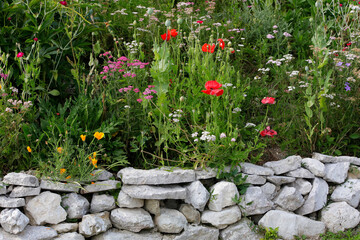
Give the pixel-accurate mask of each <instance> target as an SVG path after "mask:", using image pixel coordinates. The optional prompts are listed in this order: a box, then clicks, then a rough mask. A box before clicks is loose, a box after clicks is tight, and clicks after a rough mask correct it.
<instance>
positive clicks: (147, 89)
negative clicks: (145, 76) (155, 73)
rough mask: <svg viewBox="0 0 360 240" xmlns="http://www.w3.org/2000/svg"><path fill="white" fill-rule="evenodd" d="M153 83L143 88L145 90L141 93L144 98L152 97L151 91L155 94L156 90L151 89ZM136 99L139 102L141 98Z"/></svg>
mask: <svg viewBox="0 0 360 240" xmlns="http://www.w3.org/2000/svg"><path fill="white" fill-rule="evenodd" d="M154 87H155V86H154V85H148V87H147V88H146V89H145V91H144V92H143V93H142V94H143V95H145V97H144V98H145V99H152V98H153V97H154V96H153V95H152V94H153V93H154V94H156V93H157V91H156V90H154V89H152V88H154ZM136 101H138V102H139V103H141V102H142V101H143V100H142V99H141V98H138V99H136Z"/></svg>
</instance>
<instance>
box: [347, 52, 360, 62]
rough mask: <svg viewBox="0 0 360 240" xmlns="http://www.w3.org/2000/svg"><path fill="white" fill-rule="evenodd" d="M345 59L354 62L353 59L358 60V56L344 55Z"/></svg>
mask: <svg viewBox="0 0 360 240" xmlns="http://www.w3.org/2000/svg"><path fill="white" fill-rule="evenodd" d="M345 57H346V59H347V60H354V59H355V58H359V56H357V55H355V54H352V53H347V54H345Z"/></svg>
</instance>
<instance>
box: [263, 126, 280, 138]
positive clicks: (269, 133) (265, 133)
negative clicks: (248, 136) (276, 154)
mask: <svg viewBox="0 0 360 240" xmlns="http://www.w3.org/2000/svg"><path fill="white" fill-rule="evenodd" d="M260 135H261V136H262V137H265V136H270V137H274V135H277V132H276V131H274V130H272V129H270V126H267V127H266V128H265V129H264V130H262V131H261V132H260Z"/></svg>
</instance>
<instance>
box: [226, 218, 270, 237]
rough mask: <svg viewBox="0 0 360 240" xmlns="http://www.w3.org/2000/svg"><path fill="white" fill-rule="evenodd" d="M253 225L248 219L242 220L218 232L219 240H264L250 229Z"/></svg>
mask: <svg viewBox="0 0 360 240" xmlns="http://www.w3.org/2000/svg"><path fill="white" fill-rule="evenodd" d="M253 227H254V223H252V222H251V221H250V220H249V219H247V218H243V219H241V220H240V221H239V222H237V223H235V224H233V225H230V226H229V227H227V228H225V229H224V230H222V231H221V232H220V239H221V240H240V239H241V240H259V239H262V238H264V236H263V235H262V234H260V233H256V232H255V231H254V230H252V228H253Z"/></svg>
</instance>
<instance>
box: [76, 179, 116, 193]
mask: <svg viewBox="0 0 360 240" xmlns="http://www.w3.org/2000/svg"><path fill="white" fill-rule="evenodd" d="M120 187H121V182H120V181H116V180H107V181H99V182H95V183H94V184H89V185H86V186H84V188H83V189H81V191H80V193H81V194H84V193H95V192H103V191H108V190H115V189H119V188H120Z"/></svg>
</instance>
